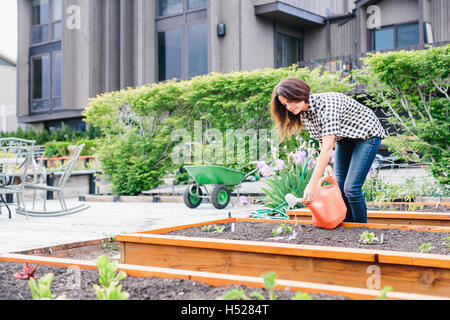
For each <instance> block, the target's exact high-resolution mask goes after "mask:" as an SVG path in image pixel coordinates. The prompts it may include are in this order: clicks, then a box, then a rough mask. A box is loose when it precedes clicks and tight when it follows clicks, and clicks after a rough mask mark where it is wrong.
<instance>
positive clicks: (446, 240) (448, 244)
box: [442, 236, 450, 250]
mask: <svg viewBox="0 0 450 320" xmlns="http://www.w3.org/2000/svg"><path fill="white" fill-rule="evenodd" d="M442 245H443V246H444V247H447V250H450V236H449V237H445V238H444V239H442Z"/></svg>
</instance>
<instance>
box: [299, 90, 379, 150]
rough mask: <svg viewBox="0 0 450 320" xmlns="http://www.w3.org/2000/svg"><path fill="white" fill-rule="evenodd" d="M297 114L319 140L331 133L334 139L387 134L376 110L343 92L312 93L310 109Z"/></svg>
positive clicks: (311, 133)
mask: <svg viewBox="0 0 450 320" xmlns="http://www.w3.org/2000/svg"><path fill="white" fill-rule="evenodd" d="M300 116H301V119H302V121H303V123H304V124H305V128H306V130H307V131H308V132H309V134H310V135H311V137H312V138H314V139H316V140H317V141H319V142H320V143H322V138H323V137H326V136H330V135H336V141H339V140H341V139H343V138H351V139H362V140H367V139H370V138H373V137H380V138H381V139H384V138H386V136H387V135H386V132H385V130H384V129H383V126H382V125H381V123H380V121H379V120H378V118H377V116H376V115H375V112H373V111H372V110H371V109H370V108H368V107H366V106H364V105H363V104H361V103H359V102H358V101H356V100H354V99H352V98H350V97H348V96H346V95H345V94H343V93H335V92H330V93H317V94H311V96H310V101H309V110H308V111H302V112H301V113H300Z"/></svg>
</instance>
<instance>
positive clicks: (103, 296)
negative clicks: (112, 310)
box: [94, 284, 130, 300]
mask: <svg viewBox="0 0 450 320" xmlns="http://www.w3.org/2000/svg"><path fill="white" fill-rule="evenodd" d="M94 290H95V293H96V294H97V297H98V299H99V300H128V298H129V297H130V294H129V293H128V292H126V291H122V285H121V284H119V285H116V284H112V285H111V286H109V287H107V288H101V287H100V286H98V285H95V284H94Z"/></svg>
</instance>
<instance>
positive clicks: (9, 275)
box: [0, 262, 347, 300]
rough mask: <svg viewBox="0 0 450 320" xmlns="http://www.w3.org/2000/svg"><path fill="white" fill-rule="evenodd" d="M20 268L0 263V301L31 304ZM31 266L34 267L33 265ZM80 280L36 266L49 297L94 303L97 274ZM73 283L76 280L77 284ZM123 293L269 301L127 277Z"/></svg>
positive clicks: (285, 295) (285, 294)
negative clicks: (226, 296) (48, 279)
mask: <svg viewBox="0 0 450 320" xmlns="http://www.w3.org/2000/svg"><path fill="white" fill-rule="evenodd" d="M22 266H23V265H22V264H18V263H4V262H0V300H31V299H32V296H31V292H30V288H29V286H28V281H27V280H19V279H16V278H14V274H15V273H17V272H22ZM33 266H34V265H33ZM79 272H80V273H79V277H78V276H75V275H76V272H75V271H74V269H65V268H58V267H50V266H40V265H38V266H37V269H36V276H37V277H38V278H39V277H42V276H44V275H46V274H47V273H53V274H54V279H53V282H52V285H51V291H52V294H54V295H56V296H62V295H65V296H66V299H68V300H97V296H96V295H95V292H94V289H93V287H92V286H93V285H94V284H98V272H97V271H96V270H79ZM76 279H79V281H77V280H76ZM121 284H123V290H124V291H127V292H128V293H130V300H215V299H216V298H218V297H221V296H223V295H224V294H225V293H226V292H227V291H229V290H231V289H243V290H244V291H245V292H246V294H247V295H250V293H251V292H253V291H258V292H259V293H261V294H263V295H264V297H266V298H268V297H269V291H268V290H266V289H262V288H261V289H255V288H248V287H245V286H230V287H217V288H216V287H212V286H209V285H205V284H202V283H199V282H195V281H190V280H182V279H160V278H134V277H127V278H125V279H124V280H122V281H121ZM276 295H277V296H278V300H290V299H292V297H293V296H294V295H295V292H292V291H288V290H282V291H276ZM311 296H312V297H313V299H314V300H347V299H346V298H345V297H341V296H331V295H325V294H311Z"/></svg>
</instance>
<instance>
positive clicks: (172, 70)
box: [158, 29, 182, 81]
mask: <svg viewBox="0 0 450 320" xmlns="http://www.w3.org/2000/svg"><path fill="white" fill-rule="evenodd" d="M181 33H182V30H181V29H176V30H171V31H165V32H159V33H158V50H159V55H158V57H159V59H158V63H159V80H160V81H162V80H168V79H173V78H181V75H182V69H181V66H182V61H181V56H182V49H181V46H182V44H181V38H182V37H181Z"/></svg>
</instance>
